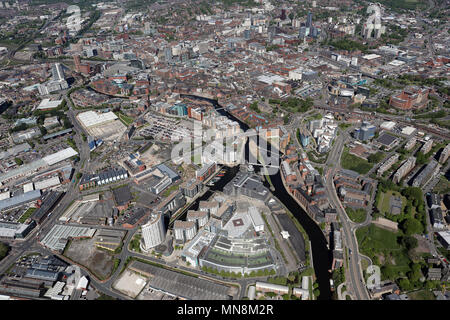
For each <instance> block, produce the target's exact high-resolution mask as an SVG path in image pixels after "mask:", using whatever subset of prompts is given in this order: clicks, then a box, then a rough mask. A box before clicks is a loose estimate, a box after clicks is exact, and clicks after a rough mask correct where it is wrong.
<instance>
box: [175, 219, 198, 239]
mask: <svg viewBox="0 0 450 320" xmlns="http://www.w3.org/2000/svg"><path fill="white" fill-rule="evenodd" d="M173 231H174V234H175V241H176V242H177V243H184V242H186V241H189V240H191V239H193V238H194V237H195V234H196V233H197V224H196V223H195V222H194V221H181V220H176V221H175V223H174V224H173Z"/></svg>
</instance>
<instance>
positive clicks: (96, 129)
mask: <svg viewBox="0 0 450 320" xmlns="http://www.w3.org/2000/svg"><path fill="white" fill-rule="evenodd" d="M77 119H78V121H79V122H80V124H81V126H82V127H83V129H84V130H86V132H87V133H88V135H90V136H92V137H95V138H97V139H103V140H110V141H112V140H115V139H118V138H120V136H122V134H123V133H125V131H126V130H127V128H126V127H125V125H123V123H122V122H121V121H120V120H119V118H118V117H117V116H116V115H115V114H114V112H105V113H101V112H96V111H92V110H90V111H86V112H82V113H80V114H78V115H77Z"/></svg>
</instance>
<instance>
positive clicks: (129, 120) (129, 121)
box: [114, 111, 134, 127]
mask: <svg viewBox="0 0 450 320" xmlns="http://www.w3.org/2000/svg"><path fill="white" fill-rule="evenodd" d="M114 113H115V115H116V116H117V117H119V120H120V121H122V123H123V124H124V125H126V126H127V127H128V126H129V125H130V124H132V123H133V121H134V119H133V118H131V117H128V116H126V115H124V114H123V113H122V112H119V111H116V112H114Z"/></svg>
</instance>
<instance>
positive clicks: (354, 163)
mask: <svg viewBox="0 0 450 320" xmlns="http://www.w3.org/2000/svg"><path fill="white" fill-rule="evenodd" d="M341 166H342V167H343V168H344V169H348V170H353V171H356V172H358V173H359V174H366V173H367V172H369V170H370V169H372V167H373V164H370V163H369V161H367V160H364V159H361V158H359V157H357V156H354V155H352V154H350V153H349V152H348V148H345V149H344V152H343V153H342V158H341Z"/></svg>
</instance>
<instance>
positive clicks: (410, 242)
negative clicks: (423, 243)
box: [400, 236, 417, 250]
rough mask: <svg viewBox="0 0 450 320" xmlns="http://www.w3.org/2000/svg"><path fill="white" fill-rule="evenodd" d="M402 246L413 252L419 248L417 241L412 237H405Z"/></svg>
mask: <svg viewBox="0 0 450 320" xmlns="http://www.w3.org/2000/svg"><path fill="white" fill-rule="evenodd" d="M400 242H401V244H402V245H403V246H404V247H405V248H406V249H407V250H412V249H415V248H417V239H416V238H414V237H411V236H404V237H402V238H401V241H400Z"/></svg>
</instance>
